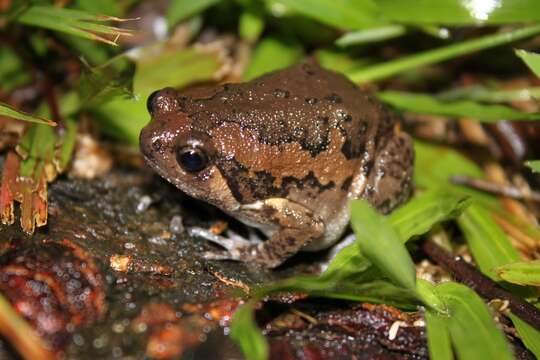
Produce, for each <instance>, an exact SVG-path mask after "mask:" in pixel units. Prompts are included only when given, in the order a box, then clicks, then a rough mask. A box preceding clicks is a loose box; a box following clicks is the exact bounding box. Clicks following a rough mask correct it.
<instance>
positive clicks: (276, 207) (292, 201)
mask: <svg viewBox="0 0 540 360" xmlns="http://www.w3.org/2000/svg"><path fill="white" fill-rule="evenodd" d="M148 109H149V112H150V114H151V115H152V118H153V120H152V121H151V122H150V123H149V124H148V125H147V126H146V127H145V128H144V129H143V130H142V132H141V136H140V146H141V151H142V153H143V154H144V157H145V159H146V162H147V163H148V164H149V165H150V166H151V167H152V168H154V169H155V170H156V171H157V172H158V173H159V174H160V175H161V176H162V177H164V178H165V179H167V180H168V181H169V182H171V183H172V184H174V185H176V186H177V187H178V188H179V189H180V190H182V191H183V192H185V193H186V194H188V195H190V196H192V197H194V198H197V199H201V200H204V201H206V202H208V203H210V204H213V205H215V206H217V207H218V208H220V209H222V210H223V211H225V212H226V213H228V214H230V215H231V216H233V217H235V218H237V219H239V220H240V221H242V222H244V223H245V224H248V225H250V226H254V227H256V228H259V229H260V230H261V231H262V232H263V233H264V234H265V235H267V236H268V240H266V241H258V242H257V241H248V240H245V239H243V238H241V237H239V236H237V235H235V234H231V236H229V237H223V236H216V235H214V234H212V233H210V232H209V231H203V230H201V229H199V231H197V232H196V233H197V234H198V235H201V236H203V237H205V238H207V239H209V240H211V241H213V242H216V243H218V244H219V245H221V246H223V247H224V248H225V249H226V251H220V252H208V253H206V254H205V257H206V258H208V259H233V260H239V261H244V262H248V263H256V264H261V265H263V266H266V267H269V268H273V267H276V266H278V265H280V264H281V263H282V262H283V261H285V260H286V259H287V258H288V257H290V256H291V255H293V254H295V253H297V252H298V251H300V250H307V251H314V250H320V249H323V248H326V247H329V246H330V245H332V244H333V243H335V242H336V240H338V239H339V238H340V237H341V235H342V233H343V232H344V230H345V229H346V227H347V223H348V221H349V213H348V203H349V201H350V200H351V199H355V198H364V199H367V200H368V201H369V202H370V203H371V204H372V205H373V206H374V207H376V208H377V209H379V211H381V212H382V213H387V212H389V211H390V210H392V209H393V208H394V207H396V206H397V205H399V204H400V203H402V202H403V201H405V200H406V199H407V198H408V197H409V195H410V193H411V190H412V179H411V177H412V167H413V159H414V154H413V147H412V142H411V139H410V138H409V136H408V135H407V134H405V133H403V132H401V131H400V128H399V121H397V119H396V116H395V115H393V114H392V113H390V112H389V111H388V110H386V109H385V108H384V107H383V105H381V104H380V103H379V102H377V101H376V100H374V99H373V98H372V97H371V96H370V95H369V94H367V93H366V92H364V91H362V90H360V89H359V88H358V87H357V86H356V85H355V84H353V83H352V82H350V81H349V80H348V79H346V78H345V77H344V76H342V75H340V74H338V73H335V72H332V71H328V70H324V69H322V68H321V67H319V66H318V65H315V64H312V63H304V64H299V65H296V66H293V67H290V68H288V69H285V70H281V71H277V72H274V73H270V74H267V75H264V76H262V77H260V78H257V79H255V80H252V81H250V82H247V83H241V84H225V85H222V86H218V87H214V88H207V89H194V90H190V91H186V92H177V91H175V90H174V89H171V88H165V89H163V90H160V91H157V92H155V93H153V94H152V95H151V96H150V97H149V99H148Z"/></svg>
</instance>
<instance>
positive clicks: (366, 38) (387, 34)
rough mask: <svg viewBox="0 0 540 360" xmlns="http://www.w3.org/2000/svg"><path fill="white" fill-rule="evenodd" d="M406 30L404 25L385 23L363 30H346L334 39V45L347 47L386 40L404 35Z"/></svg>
mask: <svg viewBox="0 0 540 360" xmlns="http://www.w3.org/2000/svg"><path fill="white" fill-rule="evenodd" d="M406 32H407V29H406V28H405V26H402V25H387V26H382V27H376V28H371V29H365V30H358V31H353V32H348V33H346V34H344V35H343V36H341V37H340V38H339V39H337V40H336V45H337V46H341V47H347V46H351V45H358V44H365V43H370V42H377V41H383V40H388V39H392V38H396V37H399V36H401V35H404V34H405V33H406Z"/></svg>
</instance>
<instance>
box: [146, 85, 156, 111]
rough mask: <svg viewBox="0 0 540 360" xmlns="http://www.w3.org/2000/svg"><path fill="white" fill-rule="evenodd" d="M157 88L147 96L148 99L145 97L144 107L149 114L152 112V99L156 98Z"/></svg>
mask: <svg viewBox="0 0 540 360" xmlns="http://www.w3.org/2000/svg"><path fill="white" fill-rule="evenodd" d="M158 92H159V90H156V91H154V92H153V93H151V94H150V96H148V99H146V109H147V110H148V112H149V113H150V115H153V114H154V99H155V98H156V95H157V93H158Z"/></svg>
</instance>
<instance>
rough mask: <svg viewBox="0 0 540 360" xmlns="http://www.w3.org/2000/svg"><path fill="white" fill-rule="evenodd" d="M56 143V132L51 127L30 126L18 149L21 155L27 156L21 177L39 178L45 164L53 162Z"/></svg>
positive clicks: (22, 166) (22, 165)
mask: <svg viewBox="0 0 540 360" xmlns="http://www.w3.org/2000/svg"><path fill="white" fill-rule="evenodd" d="M56 141H57V138H56V134H55V131H54V129H53V128H51V127H50V126H45V125H41V124H36V125H32V126H30V128H28V130H27V131H26V133H25V134H24V136H23V138H22V140H21V142H20V144H19V145H18V147H17V150H18V152H19V153H23V154H25V156H24V160H23V161H22V163H21V169H20V175H21V176H25V177H33V178H35V179H37V178H39V177H40V176H41V172H42V171H43V168H44V166H45V163H50V162H52V161H53V158H54V148H55V144H56Z"/></svg>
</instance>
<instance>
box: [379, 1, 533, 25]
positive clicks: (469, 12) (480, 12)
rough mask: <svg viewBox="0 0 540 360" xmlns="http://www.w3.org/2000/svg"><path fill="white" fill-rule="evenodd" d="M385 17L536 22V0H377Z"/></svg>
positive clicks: (424, 20)
mask: <svg viewBox="0 0 540 360" xmlns="http://www.w3.org/2000/svg"><path fill="white" fill-rule="evenodd" d="M377 5H378V6H379V9H380V11H381V12H382V14H384V16H385V17H387V18H389V19H391V20H394V21H397V22H403V23H408V24H443V25H477V24H514V23H520V22H521V23H523V22H538V21H539V20H540V3H539V2H538V1H536V0H519V1H508V0H496V1H491V0H479V1H462V0H437V1H433V0H377Z"/></svg>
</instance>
